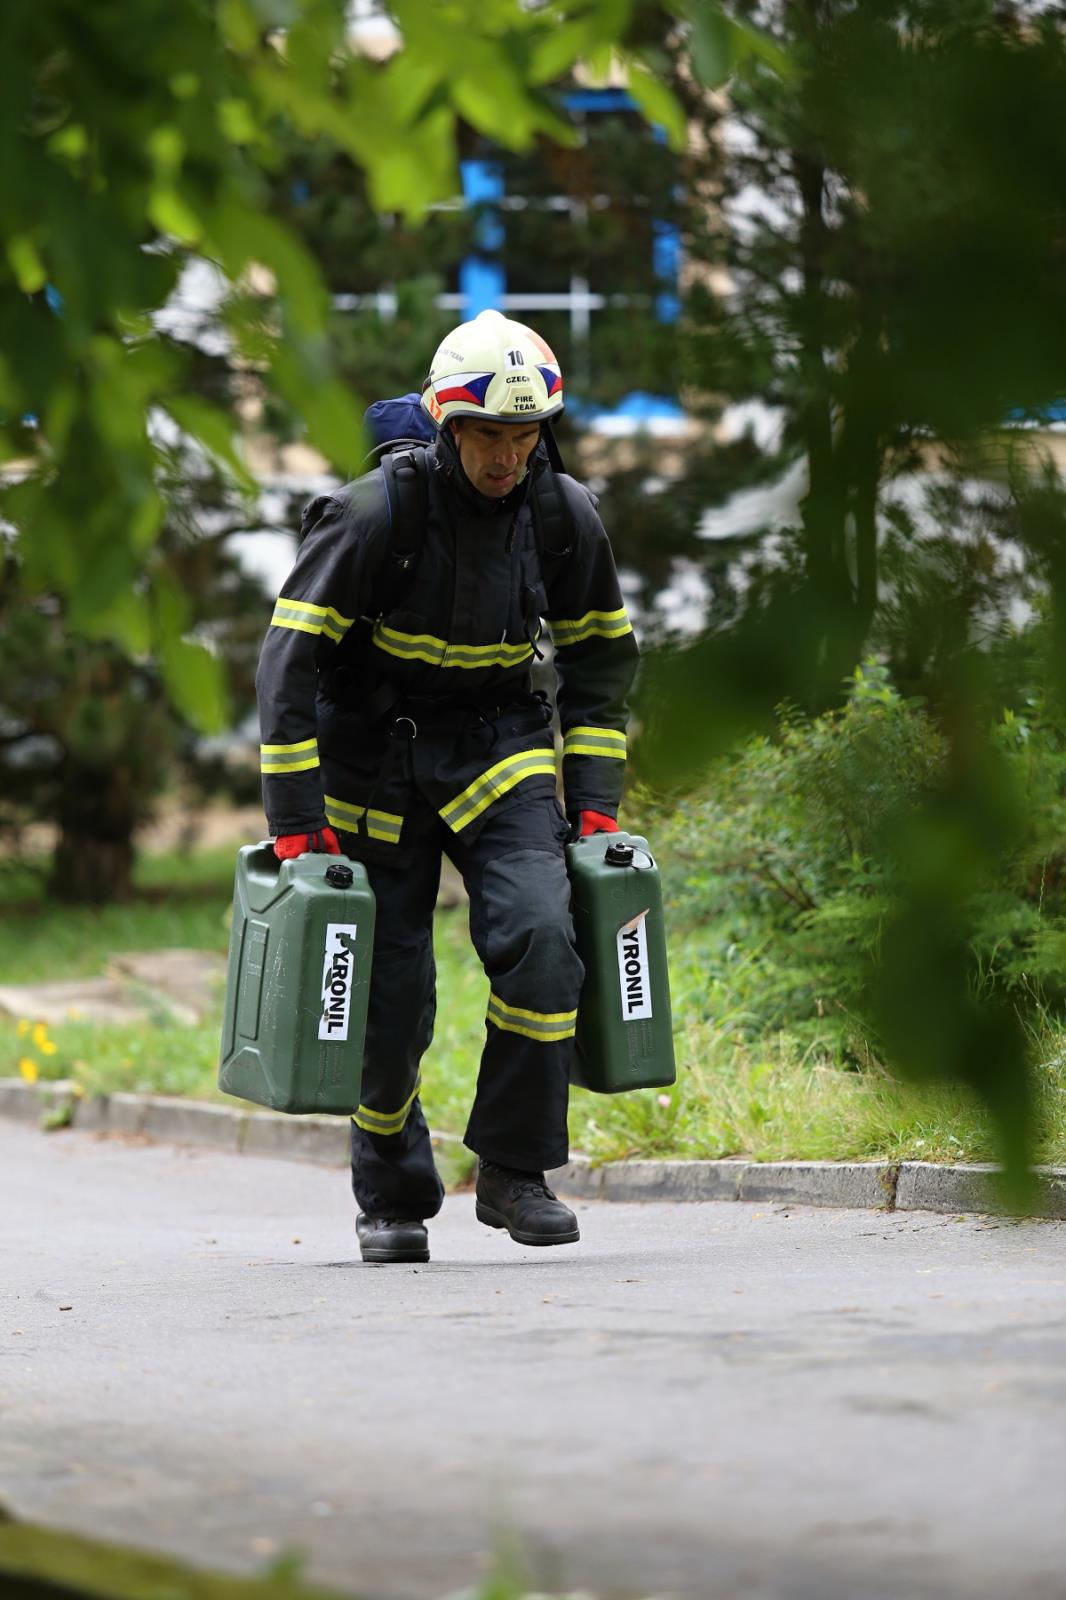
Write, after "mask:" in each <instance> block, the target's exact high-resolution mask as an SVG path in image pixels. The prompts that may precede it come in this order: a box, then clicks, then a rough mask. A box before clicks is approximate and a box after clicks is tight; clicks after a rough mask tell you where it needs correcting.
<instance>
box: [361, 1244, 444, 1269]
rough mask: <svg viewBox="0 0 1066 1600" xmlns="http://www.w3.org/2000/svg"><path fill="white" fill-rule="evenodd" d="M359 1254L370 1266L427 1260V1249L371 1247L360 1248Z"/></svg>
mask: <svg viewBox="0 0 1066 1600" xmlns="http://www.w3.org/2000/svg"><path fill="white" fill-rule="evenodd" d="M359 1254H360V1255H361V1256H362V1258H363V1260H364V1261H366V1262H369V1264H370V1265H371V1266H372V1267H387V1266H389V1265H390V1264H391V1263H393V1262H397V1263H402V1262H404V1261H414V1262H419V1261H428V1260H429V1251H428V1250H375V1249H374V1248H373V1247H371V1248H370V1249H368V1250H360V1252H359Z"/></svg>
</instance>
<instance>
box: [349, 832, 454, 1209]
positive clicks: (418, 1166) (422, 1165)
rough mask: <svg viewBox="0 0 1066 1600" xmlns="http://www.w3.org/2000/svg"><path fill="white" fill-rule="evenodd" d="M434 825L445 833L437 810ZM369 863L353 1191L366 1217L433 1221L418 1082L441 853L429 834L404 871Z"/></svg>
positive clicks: (428, 1024)
mask: <svg viewBox="0 0 1066 1600" xmlns="http://www.w3.org/2000/svg"><path fill="white" fill-rule="evenodd" d="M412 820H417V819H412ZM430 825H431V827H432V828H433V830H434V831H436V830H438V829H439V823H437V821H436V819H435V818H433V817H432V814H430ZM364 865H365V866H366V871H367V876H368V877H369V879H370V886H371V888H372V889H373V891H374V897H375V900H376V902H377V918H376V926H375V932H374V958H373V964H372V967H371V978H370V1003H369V1007H368V1011H367V1029H366V1047H365V1050H364V1054H363V1085H362V1091H361V1094H360V1103H359V1107H358V1110H357V1111H356V1112H355V1114H354V1116H353V1118H352V1191H353V1193H354V1194H355V1198H356V1201H357V1202H358V1204H359V1207H360V1209H361V1210H362V1211H364V1212H366V1214H367V1215H368V1216H377V1217H432V1216H435V1215H436V1213H437V1212H438V1211H439V1210H440V1206H441V1201H442V1200H443V1197H444V1189H443V1185H442V1184H441V1181H440V1178H439V1177H438V1176H437V1170H436V1166H435V1164H434V1161H433V1150H432V1147H431V1145H430V1139H429V1129H428V1128H427V1127H426V1122H425V1118H424V1117H423V1115H422V1110H421V1107H420V1105H419V1102H418V1086H419V1082H420V1076H419V1066H420V1063H421V1060H422V1056H423V1055H424V1053H425V1051H426V1049H427V1048H428V1046H429V1042H430V1040H431V1039H432V1037H433V1020H434V1011H435V1004H436V1002H435V998H434V982H435V976H436V974H435V968H434V964H433V944H432V937H431V927H432V915H433V906H434V903H435V901H436V895H437V884H438V882H439V879H440V851H439V848H438V847H436V846H435V845H434V842H433V840H432V837H430V838H426V839H425V841H424V844H423V847H422V848H416V850H415V852H414V854H413V856H412V857H411V859H410V860H409V861H408V862H407V864H406V865H405V866H404V868H403V870H402V871H401V870H400V869H398V868H396V867H394V866H392V865H391V864H385V865H381V864H380V863H379V862H376V861H373V862H371V861H367V862H365V863H364Z"/></svg>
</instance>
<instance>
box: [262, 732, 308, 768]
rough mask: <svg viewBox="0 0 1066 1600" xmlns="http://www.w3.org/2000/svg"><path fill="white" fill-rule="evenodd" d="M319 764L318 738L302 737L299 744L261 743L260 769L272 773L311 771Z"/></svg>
mask: <svg viewBox="0 0 1066 1600" xmlns="http://www.w3.org/2000/svg"><path fill="white" fill-rule="evenodd" d="M317 766H318V740H317V739H301V740H300V741H299V742H298V743H297V744H261V745H260V746H259V770H260V772H266V773H270V774H276V773H279V772H309V771H310V770H311V768H312V767H317Z"/></svg>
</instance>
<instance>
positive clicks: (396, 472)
mask: <svg viewBox="0 0 1066 1600" xmlns="http://www.w3.org/2000/svg"><path fill="white" fill-rule="evenodd" d="M381 473H382V477H383V478H384V481H385V503H386V505H387V507H388V512H389V553H388V556H387V557H386V560H385V564H384V566H383V567H382V569H381V572H380V573H379V574H378V578H377V582H376V584H375V586H374V609H375V610H376V612H377V614H378V615H379V616H383V615H384V614H385V612H386V611H391V610H392V608H393V607H394V606H395V605H396V603H397V601H398V600H399V599H400V598H401V596H402V595H403V592H404V590H405V589H406V588H407V586H408V584H409V583H410V582H411V579H412V578H413V577H414V575H415V567H416V566H417V565H418V558H419V556H420V555H421V554H422V546H423V544H424V543H425V540H426V518H427V515H428V512H429V463H428V461H427V460H426V451H425V449H424V447H422V446H418V445H416V446H414V447H413V448H410V449H400V450H393V451H392V453H391V454H390V455H387V456H385V457H384V458H383V460H382V463H381Z"/></svg>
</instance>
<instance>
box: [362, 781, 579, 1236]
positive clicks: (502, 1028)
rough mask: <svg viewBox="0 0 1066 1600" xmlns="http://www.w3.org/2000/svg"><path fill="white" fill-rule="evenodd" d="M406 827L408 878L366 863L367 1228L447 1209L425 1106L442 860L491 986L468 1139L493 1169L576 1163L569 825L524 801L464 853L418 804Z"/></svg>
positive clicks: (459, 841) (487, 824) (546, 804)
mask: <svg viewBox="0 0 1066 1600" xmlns="http://www.w3.org/2000/svg"><path fill="white" fill-rule="evenodd" d="M403 826H404V841H405V844H406V845H407V846H408V848H407V849H405V850H404V852H403V855H404V860H403V862H402V864H401V863H400V862H397V863H395V864H393V863H392V862H389V861H384V862H382V861H381V859H380V858H378V859H374V860H372V861H371V860H367V861H366V869H367V874H368V876H369V879H370V883H371V887H372V888H373V890H374V894H375V897H376V900H377V926H376V933H375V939H374V965H373V976H372V980H371V995H370V1007H369V1014H368V1018H367V1032H366V1051H365V1057H364V1066H363V1086H362V1094H361V1104H360V1106H359V1109H358V1111H357V1112H356V1113H355V1115H354V1117H353V1119H352V1188H353V1190H354V1193H355V1198H356V1200H357V1202H358V1204H359V1207H360V1209H361V1210H362V1211H364V1212H365V1213H366V1214H367V1215H369V1216H379V1217H381V1216H384V1217H422V1218H425V1217H431V1216H434V1215H435V1214H436V1213H437V1211H439V1209H440V1206H441V1202H442V1200H443V1198H444V1189H443V1185H442V1184H441V1181H440V1178H439V1177H438V1175H437V1171H436V1167H435V1165H434V1161H433V1153H432V1149H431V1147H430V1139H429V1130H428V1128H427V1127H426V1122H425V1118H424V1117H423V1115H422V1110H421V1106H420V1105H419V1101H418V1090H419V1086H420V1081H421V1080H420V1076H419V1068H420V1064H421V1060H422V1056H423V1055H424V1053H425V1051H426V1049H427V1048H428V1046H429V1043H430V1041H431V1039H432V1037H433V1021H434V1013H435V1009H436V998H435V979H436V970H435V967H434V961H433V942H432V920H433V909H434V906H435V904H436V899H437V890H438V886H439V883H440V868H441V855H442V853H443V854H447V855H448V856H449V857H450V859H451V860H452V861H453V862H454V863H455V865H456V867H457V868H458V870H459V872H460V873H461V874H462V877H463V882H464V883H465V885H466V889H467V893H468V894H469V896H470V934H471V938H472V940H473V943H474V947H475V949H476V950H477V953H478V956H479V957H480V959H481V962H482V964H483V966H484V968H485V972H486V974H487V976H488V978H489V981H490V985H491V989H490V995H489V1001H488V1012H487V1017H486V1033H487V1037H486V1040H485V1045H484V1049H483V1051H482V1055H481V1067H480V1072H479V1075H478V1082H477V1093H476V1096H475V1100H474V1104H473V1108H472V1110H471V1113H470V1120H469V1122H468V1124H467V1129H466V1135H465V1143H466V1144H467V1145H468V1147H469V1148H470V1149H471V1150H474V1151H476V1152H477V1154H478V1155H480V1156H483V1157H485V1158H486V1159H487V1160H490V1161H495V1162H499V1163H500V1164H501V1165H502V1166H508V1167H519V1168H522V1169H525V1170H529V1171H542V1170H544V1169H547V1168H551V1167H556V1166H561V1165H562V1164H563V1163H564V1162H565V1161H566V1159H567V1155H568V1145H567V1129H566V1112H567V1098H568V1092H569V1067H570V1053H571V1050H572V1048H573V1037H574V1031H575V1027H576V1022H577V1004H578V997H579V995H580V992H581V982H582V978H583V977H584V969H583V968H582V965H581V961H580V959H579V957H578V955H577V951H576V949H575V947H574V933H573V924H572V922H571V917H570V889H569V882H568V879H567V875H566V862H565V858H564V854H563V846H564V844H565V842H566V837H567V824H566V819H565V817H564V816H563V813H562V811H561V809H560V807H559V804H558V802H557V801H556V800H555V799H553V798H547V797H545V796H543V795H540V796H530V797H529V798H522V797H517V796H516V797H514V798H512V799H511V800H510V801H509V802H508V803H507V804H506V805H504V806H501V807H500V809H499V812H498V814H497V813H496V808H495V807H490V809H489V811H488V813H487V815H486V817H485V820H484V823H483V824H482V826H481V828H480V830H479V831H478V832H477V835H476V837H475V838H473V839H470V840H467V839H465V838H464V836H463V835H462V834H461V833H460V834H455V833H452V832H451V831H450V830H449V829H448V828H447V827H446V826H445V824H444V822H443V821H442V820H441V818H440V817H439V816H438V815H437V813H436V812H435V811H433V810H432V809H431V808H430V807H429V806H428V804H426V803H425V801H424V800H422V799H421V797H419V798H418V799H417V801H416V802H415V803H414V805H413V806H412V809H411V811H409V812H408V814H407V815H406V816H405V818H404V824H403ZM354 845H355V841H354V840H352V839H350V838H346V837H345V836H344V835H343V834H342V835H341V848H342V849H349V848H351V853H352V855H358V854H359V853H360V852H359V851H358V849H357V848H354V847H353V846H354Z"/></svg>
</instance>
